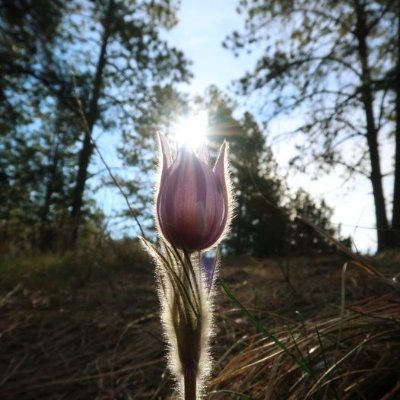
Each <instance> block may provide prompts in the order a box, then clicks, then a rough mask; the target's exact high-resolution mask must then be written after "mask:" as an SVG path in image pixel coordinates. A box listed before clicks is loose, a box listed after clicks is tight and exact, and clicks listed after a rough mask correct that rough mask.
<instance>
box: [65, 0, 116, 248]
mask: <svg viewBox="0 0 400 400" xmlns="http://www.w3.org/2000/svg"><path fill="white" fill-rule="evenodd" d="M113 11H114V0H110V2H109V4H108V9H107V12H106V14H105V18H104V32H103V37H102V41H101V49H100V54H99V59H98V62H97V68H96V74H95V78H94V82H93V90H92V94H91V97H90V104H89V110H88V112H87V113H86V115H85V117H86V121H85V122H86V124H85V125H86V126H85V136H84V139H83V143H82V149H81V151H80V153H79V162H78V174H77V178H76V182H75V188H74V191H73V195H72V207H71V214H70V217H71V226H70V237H69V241H68V246H69V247H70V248H73V247H75V245H76V242H77V239H78V233H79V227H80V224H81V217H82V206H83V195H84V191H85V186H86V180H87V175H88V168H89V164H90V159H91V157H92V155H93V150H94V143H93V141H92V132H93V127H94V125H95V122H96V120H97V118H98V103H99V97H100V90H101V86H102V83H103V72H104V68H105V65H106V57H107V45H108V40H109V37H110V27H111V22H112V17H113Z"/></svg>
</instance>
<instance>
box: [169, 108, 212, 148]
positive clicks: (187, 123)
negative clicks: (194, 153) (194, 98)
mask: <svg viewBox="0 0 400 400" xmlns="http://www.w3.org/2000/svg"><path fill="white" fill-rule="evenodd" d="M207 131H208V116H207V113H206V112H199V113H197V114H193V115H190V116H188V117H186V118H183V119H181V120H180V121H178V123H177V124H176V125H175V126H174V128H173V134H174V136H175V140H176V144H177V146H178V147H183V146H185V147H189V148H191V149H196V148H198V147H201V146H202V145H203V144H205V142H206V135H207Z"/></svg>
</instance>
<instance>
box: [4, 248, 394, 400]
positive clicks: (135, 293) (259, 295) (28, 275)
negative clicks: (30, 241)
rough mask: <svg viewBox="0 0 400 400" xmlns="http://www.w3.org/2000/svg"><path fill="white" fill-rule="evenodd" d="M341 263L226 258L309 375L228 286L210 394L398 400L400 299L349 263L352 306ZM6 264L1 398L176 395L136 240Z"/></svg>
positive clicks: (230, 273)
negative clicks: (80, 253) (249, 315)
mask: <svg viewBox="0 0 400 400" xmlns="http://www.w3.org/2000/svg"><path fill="white" fill-rule="evenodd" d="M113 246H114V245H113ZM389 258H392V259H393V258H394V256H390V257H389ZM343 262H344V260H343V259H341V258H339V257H337V256H329V257H328V256H327V257H318V258H315V259H307V258H303V259H300V258H297V259H282V260H276V259H275V260H272V261H268V260H261V261H260V260H249V259H243V260H237V259H236V260H231V261H229V260H228V261H226V262H225V266H224V268H223V277H224V279H225V280H226V281H227V282H228V284H229V286H230V287H231V289H232V291H233V292H234V293H235V295H237V297H238V298H239V299H240V301H241V302H242V303H243V304H244V305H245V306H246V308H247V309H249V310H250V311H251V312H252V313H253V314H254V315H255V316H256V317H257V318H258V320H259V321H261V322H262V324H263V327H265V329H267V330H268V332H269V333H271V334H273V335H274V337H275V338H277V339H279V340H280V341H281V342H282V343H283V344H284V345H285V346H286V348H287V349H288V350H289V351H290V352H291V354H292V355H294V356H295V357H297V359H301V360H303V361H304V362H305V363H306V365H307V367H308V368H309V373H306V372H305V371H304V369H302V368H301V367H300V366H299V365H298V364H297V363H296V362H295V361H294V360H293V357H291V356H290V355H288V354H285V353H284V352H282V350H281V349H280V348H279V347H278V346H277V345H276V343H274V341H273V340H270V339H267V338H265V335H263V334H261V333H257V332H256V329H255V327H254V326H252V325H251V324H250V323H249V321H248V320H247V318H246V317H245V316H244V315H243V313H242V312H241V311H240V310H238V308H237V307H236V306H235V304H233V303H232V301H231V300H230V299H229V298H228V297H227V296H226V295H225V294H223V293H222V291H221V292H220V293H218V296H217V299H216V303H217V305H216V308H217V310H218V312H217V315H216V335H215V338H214V343H213V353H214V358H215V370H214V374H213V379H212V380H211V382H210V385H209V391H210V394H209V398H210V399H241V398H242V399H307V398H308V399H335V398H337V399H371V400H372V399H374V400H375V399H376V400H388V399H393V400H394V399H398V398H400V374H399V361H398V360H399V359H400V354H399V353H400V296H399V293H398V292H397V291H396V290H395V289H393V288H392V287H391V286H388V285H387V284H385V283H382V280H381V279H378V278H377V277H375V276H373V275H371V274H368V273H365V271H363V270H362V269H360V268H357V267H351V268H349V269H348V271H347V273H346V287H345V289H346V298H345V300H346V303H345V308H344V309H342V308H341V296H340V294H341V290H342V285H341V276H342V272H341V267H342V265H343ZM377 263H378V265H381V266H382V268H386V270H387V271H385V270H383V272H388V273H392V274H393V273H394V272H395V271H393V263H391V262H390V261H387V260H384V259H383V260H382V259H379V260H377ZM25 264H27V265H25ZM0 268H1V271H0V273H1V276H2V278H1V280H0V290H1V295H0V313H1V320H0V331H1V336H0V345H1V353H0V399H2V400H8V399H18V400H20V399H21V400H23V399H44V400H45V399H154V400H155V399H166V398H168V396H171V394H172V393H173V390H172V386H173V385H172V384H171V381H170V379H169V376H168V374H167V373H166V372H165V365H166V363H165V361H164V359H163V356H164V347H163V343H162V337H161V330H160V326H159V322H158V312H157V301H156V294H155V291H154V283H153V272H152V267H151V266H150V264H149V261H148V260H146V259H143V258H142V256H140V255H138V253H137V251H131V249H130V245H124V246H122V247H118V248H111V249H110V248H109V247H106V248H103V249H102V250H101V251H97V252H95V253H94V254H93V253H91V254H88V255H83V256H79V257H78V258H77V257H76V256H73V257H70V258H68V257H67V258H65V259H63V260H61V261H60V258H59V257H43V256H38V257H36V258H33V259H30V260H29V262H27V261H26V258H25V259H17V258H15V257H14V258H12V259H11V258H8V259H7V258H4V257H3V259H2V260H1V259H0ZM390 269H392V270H390ZM341 315H342V316H341ZM171 398H173V395H172V397H171Z"/></svg>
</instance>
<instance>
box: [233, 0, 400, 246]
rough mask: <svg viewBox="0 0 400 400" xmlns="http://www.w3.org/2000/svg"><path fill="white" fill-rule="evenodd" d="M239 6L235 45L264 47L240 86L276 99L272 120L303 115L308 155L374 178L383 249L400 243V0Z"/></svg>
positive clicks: (272, 0)
mask: <svg viewBox="0 0 400 400" xmlns="http://www.w3.org/2000/svg"><path fill="white" fill-rule="evenodd" d="M238 10H239V12H240V13H243V14H244V15H245V18H246V22H245V30H244V32H242V33H239V32H234V33H233V34H232V35H231V36H230V37H229V38H228V39H227V40H226V42H225V46H226V47H228V48H230V49H231V50H233V51H234V52H235V53H236V54H238V53H239V52H240V51H241V50H242V49H246V50H249V49H250V48H252V47H253V46H262V47H263V48H264V53H263V55H262V56H261V57H260V58H259V60H258V62H257V64H256V66H255V68H254V69H253V71H251V72H249V73H247V74H246V76H244V77H243V78H242V79H241V80H240V82H239V84H238V88H239V92H240V93H241V94H243V95H245V96H248V95H250V94H251V93H257V95H258V96H259V98H260V99H261V101H262V103H263V104H264V105H268V107H265V108H264V110H268V113H265V115H264V119H265V120H269V119H271V118H273V117H275V116H277V115H280V114H282V113H286V114H289V115H293V114H294V113H296V114H295V115H297V116H299V115H301V119H302V121H301V123H300V126H299V128H298V129H297V130H296V132H300V133H302V134H304V142H303V143H304V144H303V146H301V149H300V151H301V156H300V157H298V158H297V159H296V161H297V162H298V163H300V164H302V165H307V163H309V162H310V160H311V159H312V160H317V161H318V162H319V163H320V164H321V165H322V164H325V165H341V166H342V167H344V168H345V169H346V170H347V171H348V172H349V173H350V174H353V173H360V174H363V175H364V176H365V177H367V178H368V179H370V181H371V185H372V193H373V198H374V204H375V216H376V227H377V236H378V250H382V249H384V248H387V247H390V246H394V245H397V246H398V245H400V196H399V193H400V2H398V1H386V0H374V1H370V0H341V1H336V0H322V1H320V0H318V1H317V0H292V1H286V0H268V1H267V0H254V1H248V0H241V1H240V2H239V8H238ZM291 113H293V114H291ZM388 136H389V137H390V140H393V143H394V146H393V148H394V168H393V171H392V172H393V174H394V190H393V192H392V198H393V202H392V204H393V207H392V221H391V223H390V222H389V219H388V216H387V204H386V200H385V196H384V190H383V178H384V173H383V172H382V166H381V161H382V160H381V158H382V154H381V153H380V144H382V143H383V140H387V137H388ZM307 155H310V156H311V157H307Z"/></svg>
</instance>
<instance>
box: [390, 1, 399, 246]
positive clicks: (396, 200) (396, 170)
mask: <svg viewBox="0 0 400 400" xmlns="http://www.w3.org/2000/svg"><path fill="white" fill-rule="evenodd" d="M397 13H398V18H397V62H396V78H395V82H396V86H395V91H396V127H395V142H396V145H395V154H394V188H393V211H392V229H393V246H398V247H400V4H399V5H398V10H397Z"/></svg>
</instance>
